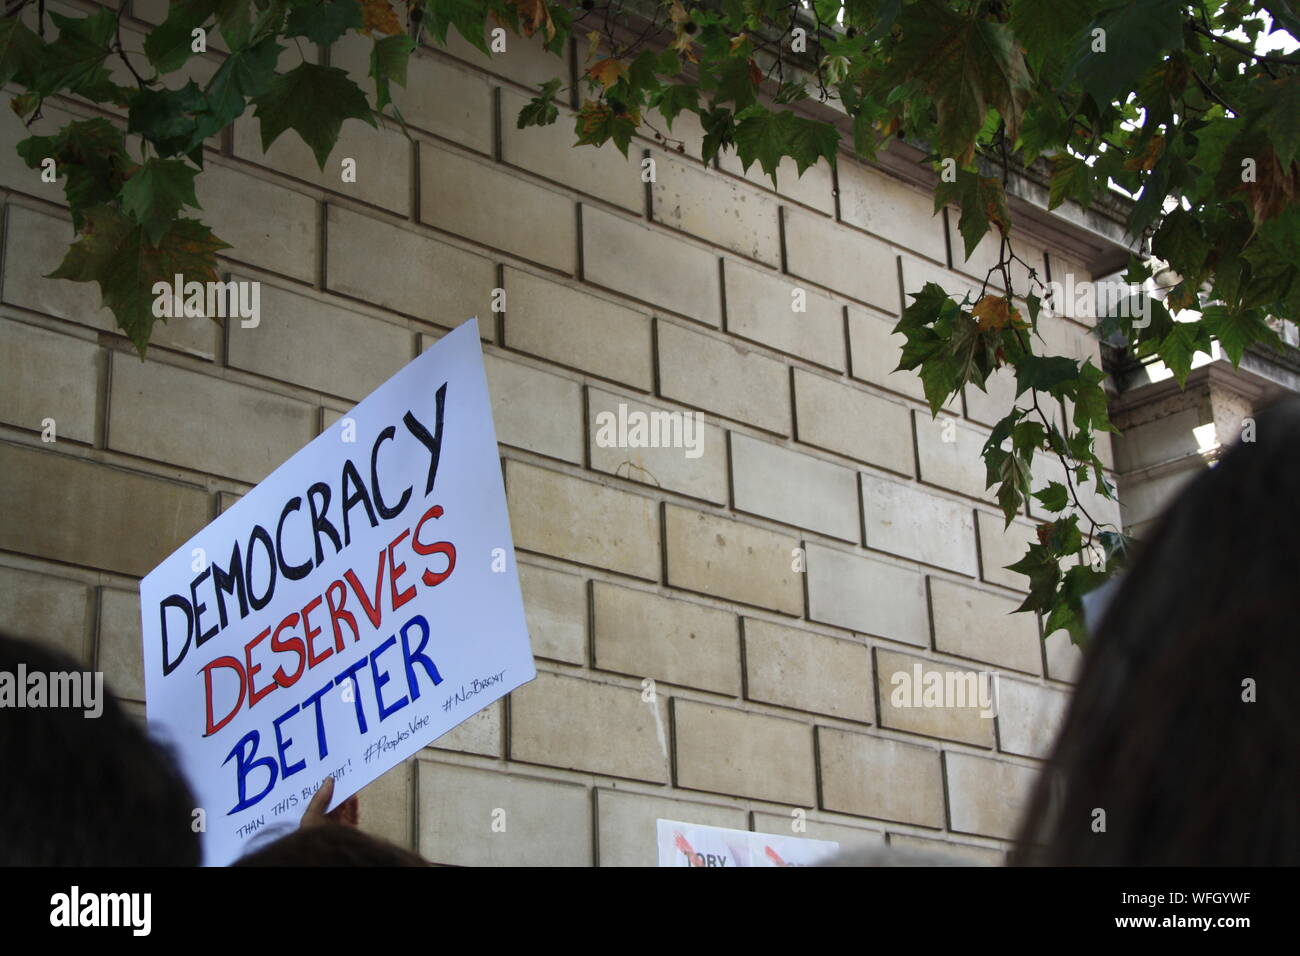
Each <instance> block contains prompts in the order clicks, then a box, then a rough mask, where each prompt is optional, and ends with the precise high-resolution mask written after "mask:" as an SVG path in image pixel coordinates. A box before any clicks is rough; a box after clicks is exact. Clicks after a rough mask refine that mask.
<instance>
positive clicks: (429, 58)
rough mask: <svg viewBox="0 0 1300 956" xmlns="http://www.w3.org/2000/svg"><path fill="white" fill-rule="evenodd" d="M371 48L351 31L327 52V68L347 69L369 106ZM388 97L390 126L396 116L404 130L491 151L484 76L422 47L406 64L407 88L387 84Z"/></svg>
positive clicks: (372, 94) (489, 95)
mask: <svg viewBox="0 0 1300 956" xmlns="http://www.w3.org/2000/svg"><path fill="white" fill-rule="evenodd" d="M378 39H379V38H378V37H375V40H378ZM510 39H511V40H514V39H515V37H514V36H511V37H510ZM373 47H374V42H373V41H372V40H370V39H369V38H367V37H363V36H362V35H361V34H359V33H349V34H347V35H346V36H345V37H343V38H342V39H340V40H339V41H338V42H337V43H335V44H334V45H333V46H332V47H331V48H330V64H331V65H332V66H337V67H339V68H340V69H343V70H347V72H348V75H349V76H350V77H351V78H352V80H353V82H355V83H357V84H358V85H359V86H360V87H361V89H362V90H364V91H365V94H366V98H367V99H368V100H369V101H370V102H371V103H372V104H373V103H374V102H375V98H374V97H375V92H374V90H375V81H374V80H373V79H371V78H370V51H371V50H372V49H373ZM389 93H390V94H391V96H392V100H393V106H394V107H396V111H394V109H393V107H390V108H389V109H388V110H387V113H388V115H389V116H390V119H389V120H388V122H390V123H391V122H393V121H394V120H393V119H392V118H391V117H394V116H395V115H396V112H400V114H401V117H402V119H403V120H405V121H406V124H407V125H408V126H413V127H415V128H416V129H422V130H426V131H428V132H430V133H433V134H434V135H435V136H441V137H442V138H443V139H446V140H450V141H451V142H453V143H458V144H459V145H461V146H464V147H466V148H467V149H472V150H474V151H475V152H478V153H483V154H485V155H490V154H491V153H492V87H491V85H490V84H489V83H488V80H487V77H485V76H483V74H481V73H477V72H475V71H473V70H467V69H464V68H463V67H461V66H459V65H457V64H456V62H455V61H454V60H451V59H448V58H446V57H441V56H436V55H433V54H431V53H429V52H428V51H427V50H424V49H420V50H416V51H414V52H413V53H412V54H411V58H410V60H408V61H407V64H406V85H405V86H404V87H403V86H399V85H398V84H396V83H390V84H389ZM509 125H511V126H513V125H514V124H513V122H512V123H510V124H509Z"/></svg>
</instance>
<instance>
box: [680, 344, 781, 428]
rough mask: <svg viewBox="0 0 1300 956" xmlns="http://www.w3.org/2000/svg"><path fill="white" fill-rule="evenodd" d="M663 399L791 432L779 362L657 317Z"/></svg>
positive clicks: (763, 426)
mask: <svg viewBox="0 0 1300 956" xmlns="http://www.w3.org/2000/svg"><path fill="white" fill-rule="evenodd" d="M656 332H657V338H658V347H659V392H660V394H662V395H663V396H664V397H665V398H668V399H672V400H673V401H678V402H682V403H683V404H686V405H693V406H695V407H697V408H703V409H706V410H707V411H711V412H714V413H715V414H718V415H721V416H722V417H724V418H733V419H736V420H737V421H742V422H748V423H749V424H751V425H756V426H757V427H759V428H763V429H766V430H767V431H772V432H776V433H777V434H780V435H788V434H790V378H789V374H790V373H789V372H788V371H787V370H786V366H785V365H783V364H782V363H780V362H778V361H775V360H774V359H770V358H768V357H767V356H766V355H760V354H759V353H757V352H753V351H750V350H749V349H746V348H744V347H742V346H740V345H738V344H736V343H735V342H734V341H730V340H724V339H719V338H715V337H713V336H711V335H706V334H704V333H701V332H696V331H694V330H692V329H687V328H684V327H682V326H679V325H672V324H670V323H667V322H663V321H660V322H657V323H656Z"/></svg>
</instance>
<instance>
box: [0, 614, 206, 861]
mask: <svg viewBox="0 0 1300 956" xmlns="http://www.w3.org/2000/svg"><path fill="white" fill-rule="evenodd" d="M20 665H22V668H21V672H25V673H26V674H28V675H31V674H33V673H37V672H40V673H43V674H46V675H48V674H57V673H63V674H67V673H72V672H76V673H83V672H84V669H83V668H82V667H81V666H80V665H78V664H77V663H76V662H75V661H73V660H72V659H71V658H69V657H67V656H66V655H64V654H61V653H58V652H57V651H54V650H51V649H49V648H47V647H44V646H42V645H40V644H37V643H34V642H31V641H26V640H21V639H18V638H14V637H9V636H6V635H3V634H0V673H7V674H8V675H10V680H11V681H13V680H16V678H17V675H18V674H19V673H20ZM11 686H12V685H11ZM101 697H102V701H101V703H102V712H101V713H100V715H99V716H98V717H87V716H85V714H84V712H83V710H81V709H76V708H71V707H49V706H45V707H22V708H18V707H10V706H5V707H3V708H0V865H3V866H197V865H198V863H199V862H200V859H201V850H200V842H199V841H200V835H199V834H198V833H196V832H195V831H194V829H193V819H194V818H193V813H194V809H195V807H194V797H193V796H192V795H191V792H190V788H189V786H188V784H187V783H186V782H185V779H184V778H183V777H182V775H181V773H180V771H179V770H178V769H177V767H176V765H175V763H174V762H173V761H172V760H171V757H170V755H169V754H168V753H167V752H166V751H165V750H163V749H162V748H161V747H159V746H158V745H156V744H155V743H154V742H153V741H151V740H150V739H149V737H148V735H147V734H146V733H145V730H144V728H143V727H142V726H141V725H140V724H139V723H137V722H136V721H135V720H134V719H133V718H132V717H131V716H130V715H129V714H128V713H127V712H126V711H125V710H123V708H122V705H121V704H120V703H118V701H117V699H116V698H114V697H113V696H112V695H111V694H109V693H108V692H107V691H104V692H103V693H102V695H101Z"/></svg>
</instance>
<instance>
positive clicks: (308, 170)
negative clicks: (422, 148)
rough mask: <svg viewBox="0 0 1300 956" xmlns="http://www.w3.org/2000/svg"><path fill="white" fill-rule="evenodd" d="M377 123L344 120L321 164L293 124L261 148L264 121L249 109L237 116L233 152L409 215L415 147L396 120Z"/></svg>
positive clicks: (282, 172)
mask: <svg viewBox="0 0 1300 956" xmlns="http://www.w3.org/2000/svg"><path fill="white" fill-rule="evenodd" d="M376 124H377V125H375V126H370V125H369V124H367V123H365V122H363V121H361V120H359V119H348V120H344V121H343V125H342V127H340V129H339V137H338V141H337V142H336V143H335V144H334V148H333V149H332V150H331V151H330V154H329V157H328V158H327V159H326V160H325V165H324V167H323V168H322V167H321V166H320V165H319V164H318V163H317V162H316V155H315V154H314V153H313V152H312V150H311V148H310V147H309V146H308V145H307V144H306V143H304V142H303V141H302V139H301V138H300V137H299V136H298V134H297V133H296V132H294V131H293V130H288V131H286V132H284V133H282V134H280V136H279V138H277V139H276V141H275V142H274V143H272V144H271V148H270V149H269V150H265V151H263V149H262V124H261V123H260V122H258V121H257V119H256V117H254V115H253V114H252V112H251V111H250V112H247V113H245V114H244V115H243V116H241V117H240V118H239V119H237V120H236V121H235V134H234V150H235V155H236V156H238V157H239V158H240V159H246V160H248V161H249V162H252V163H257V164H258V165H260V166H265V167H266V168H267V169H272V170H274V171H275V172H277V173H280V174H281V175H284V176H292V177H293V178H294V179H299V180H302V181H303V182H305V183H311V184H312V185H313V186H318V187H320V188H321V189H326V190H329V191H330V192H335V193H340V194H342V195H344V196H349V197H351V198H353V199H359V200H360V201H361V202H364V203H369V204H370V205H372V206H379V207H380V208H382V209H387V210H390V211H391V212H395V213H399V214H400V215H403V216H405V215H408V214H409V213H410V211H411V162H412V154H413V151H414V148H413V146H412V144H411V142H410V141H409V140H408V139H407V138H406V135H405V134H404V133H403V132H402V129H401V127H400V126H399V125H398V124H397V122H396V121H395V120H390V119H380V120H376ZM348 160H351V161H352V162H351V163H348Z"/></svg>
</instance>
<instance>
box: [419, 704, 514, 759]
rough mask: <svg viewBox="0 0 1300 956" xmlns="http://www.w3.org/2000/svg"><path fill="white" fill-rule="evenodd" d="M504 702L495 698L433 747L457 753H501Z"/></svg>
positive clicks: (485, 755) (497, 755)
mask: <svg viewBox="0 0 1300 956" xmlns="http://www.w3.org/2000/svg"><path fill="white" fill-rule="evenodd" d="M504 714H505V705H504V704H503V703H502V702H501V701H499V700H498V701H495V702H493V703H492V704H490V705H489V706H487V707H485V708H483V709H482V710H480V711H478V712H477V713H475V714H473V715H471V716H470V717H467V718H466V719H465V720H463V721H461V722H460V723H459V724H457V725H456V726H455V727H453V728H452V729H451V730H449V731H447V732H446V733H445V734H443V735H442V736H441V737H439V738H438V739H437V740H435V741H434V742H433V743H432V744H430V747H432V748H433V749H434V750H452V751H455V752H457V753H467V754H479V755H480V756H483V757H500V756H501V755H502V754H503V752H504V746H503V743H504V739H505V737H504V731H503V727H504V726H505V717H504Z"/></svg>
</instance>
